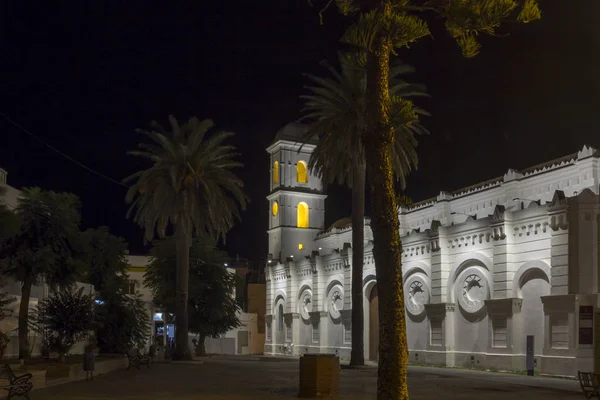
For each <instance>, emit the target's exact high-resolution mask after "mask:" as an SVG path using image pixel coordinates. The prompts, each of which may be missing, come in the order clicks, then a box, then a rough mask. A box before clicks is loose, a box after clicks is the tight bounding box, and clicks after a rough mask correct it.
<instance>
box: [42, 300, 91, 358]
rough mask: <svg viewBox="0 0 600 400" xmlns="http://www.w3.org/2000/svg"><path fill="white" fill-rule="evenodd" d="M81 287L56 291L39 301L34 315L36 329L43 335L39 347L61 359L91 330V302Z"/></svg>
mask: <svg viewBox="0 0 600 400" xmlns="http://www.w3.org/2000/svg"><path fill="white" fill-rule="evenodd" d="M83 290H84V289H83V288H80V289H74V288H70V289H65V290H61V291H58V292H55V293H53V294H51V295H50V296H48V297H47V298H45V299H43V300H42V301H40V303H39V305H38V306H37V308H36V309H35V311H34V313H33V320H34V324H35V326H36V330H37V331H38V332H40V333H42V335H43V337H44V339H43V343H42V345H43V346H44V347H47V349H48V351H49V352H58V353H59V354H60V356H61V357H64V355H66V354H67V353H68V352H69V350H71V348H72V347H73V346H74V345H75V344H76V343H77V342H79V341H81V340H83V339H85V338H86V337H87V336H88V335H89V333H90V330H91V329H93V328H94V322H95V318H94V300H93V297H92V296H91V295H88V294H84V293H83Z"/></svg>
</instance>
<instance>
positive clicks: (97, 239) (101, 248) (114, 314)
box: [83, 227, 151, 353]
mask: <svg viewBox="0 0 600 400" xmlns="http://www.w3.org/2000/svg"><path fill="white" fill-rule="evenodd" d="M83 238H84V243H85V246H86V247H85V250H86V255H87V257H86V260H87V264H88V269H87V270H86V271H85V273H84V276H83V279H84V280H85V281H87V282H90V283H91V284H92V285H94V288H95V290H96V293H97V295H98V296H97V299H98V303H99V304H97V306H96V314H97V318H98V325H97V328H96V338H97V339H96V340H97V344H98V347H99V348H100V351H101V352H103V353H125V352H127V351H128V350H131V349H132V348H137V347H141V346H143V345H144V343H145V342H146V339H147V337H148V332H149V330H150V323H151V321H150V317H149V316H148V311H147V310H146V308H145V304H144V301H143V300H142V299H141V297H140V296H139V295H135V296H134V295H128V294H126V293H125V291H124V288H125V287H126V285H127V282H128V275H127V267H128V261H127V243H126V242H125V241H124V240H123V239H122V238H120V237H117V236H114V235H111V234H110V231H109V229H108V228H107V227H100V228H98V229H88V230H86V231H85V232H84V233H83Z"/></svg>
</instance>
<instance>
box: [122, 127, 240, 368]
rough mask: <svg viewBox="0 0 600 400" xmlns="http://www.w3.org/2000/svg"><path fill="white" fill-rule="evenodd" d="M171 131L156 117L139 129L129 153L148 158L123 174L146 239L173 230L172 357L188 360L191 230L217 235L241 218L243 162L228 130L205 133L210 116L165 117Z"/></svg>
mask: <svg viewBox="0 0 600 400" xmlns="http://www.w3.org/2000/svg"><path fill="white" fill-rule="evenodd" d="M169 122H170V124H171V132H167V131H166V130H165V129H164V128H163V127H162V126H160V125H159V124H158V123H157V122H152V124H151V128H152V130H151V131H143V130H138V132H140V133H142V134H144V135H146V136H147V137H148V138H150V139H151V141H150V143H140V144H139V145H138V147H139V148H140V150H136V151H131V152H130V153H129V154H132V155H135V156H140V157H144V158H146V159H148V160H150V161H152V163H153V164H152V166H151V167H149V168H148V169H145V170H142V171H140V172H137V173H135V174H133V175H131V176H129V177H128V178H126V179H125V181H126V182H130V181H133V182H134V183H133V184H132V185H131V187H130V188H129V190H128V192H127V197H126V202H127V203H130V204H131V207H130V209H129V211H128V214H127V215H128V217H130V216H131V215H132V214H133V219H134V221H135V222H136V223H137V224H139V225H140V226H141V227H143V228H144V237H145V239H146V240H148V241H150V240H152V239H153V238H154V236H155V232H156V234H157V235H158V237H160V238H163V237H165V236H166V235H167V229H172V230H173V231H174V235H175V238H176V245H177V290H176V292H177V305H176V313H175V318H176V324H177V329H176V332H175V346H176V348H175V354H174V358H175V359H191V357H192V355H191V353H190V350H189V346H188V310H187V304H188V278H189V264H190V245H191V240H192V235H193V234H196V235H198V234H200V233H208V234H209V235H211V236H212V237H213V238H215V239H219V238H223V239H225V234H226V233H227V231H228V230H229V229H230V228H231V227H232V226H233V224H234V222H235V220H236V219H239V218H240V214H239V212H240V208H242V209H245V207H246V202H247V197H246V195H245V194H244V191H243V189H242V188H243V186H244V185H243V183H242V181H241V180H240V179H239V178H238V177H237V176H236V175H235V174H234V173H233V171H232V169H234V168H237V167H241V166H242V164H241V163H239V162H237V161H235V158H236V156H237V155H238V154H237V153H235V152H234V150H235V148H234V147H233V146H231V145H228V144H225V141H226V140H227V139H229V138H230V137H232V136H233V135H234V134H233V133H232V132H215V133H213V134H212V135H210V137H209V136H208V135H207V134H208V132H209V131H210V129H211V128H212V127H213V126H214V124H213V122H212V121H211V120H209V119H206V120H203V121H200V120H198V118H195V117H194V118H191V119H190V120H189V121H188V122H187V123H185V124H183V125H180V124H179V122H178V121H177V120H176V119H175V117H173V116H169Z"/></svg>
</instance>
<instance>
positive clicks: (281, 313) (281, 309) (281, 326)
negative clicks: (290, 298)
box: [277, 304, 283, 331]
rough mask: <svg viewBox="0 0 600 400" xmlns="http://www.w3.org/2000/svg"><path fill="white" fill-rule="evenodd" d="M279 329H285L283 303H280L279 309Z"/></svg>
mask: <svg viewBox="0 0 600 400" xmlns="http://www.w3.org/2000/svg"><path fill="white" fill-rule="evenodd" d="M277 330H279V331H282V330H283V304H280V305H279V308H278V310H277Z"/></svg>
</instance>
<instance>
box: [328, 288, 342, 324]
mask: <svg viewBox="0 0 600 400" xmlns="http://www.w3.org/2000/svg"><path fill="white" fill-rule="evenodd" d="M328 300H329V315H331V318H333V319H338V318H339V317H340V310H343V309H344V292H343V289H342V288H341V287H340V286H334V287H333V288H332V289H331V290H330V291H329V296H328Z"/></svg>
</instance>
